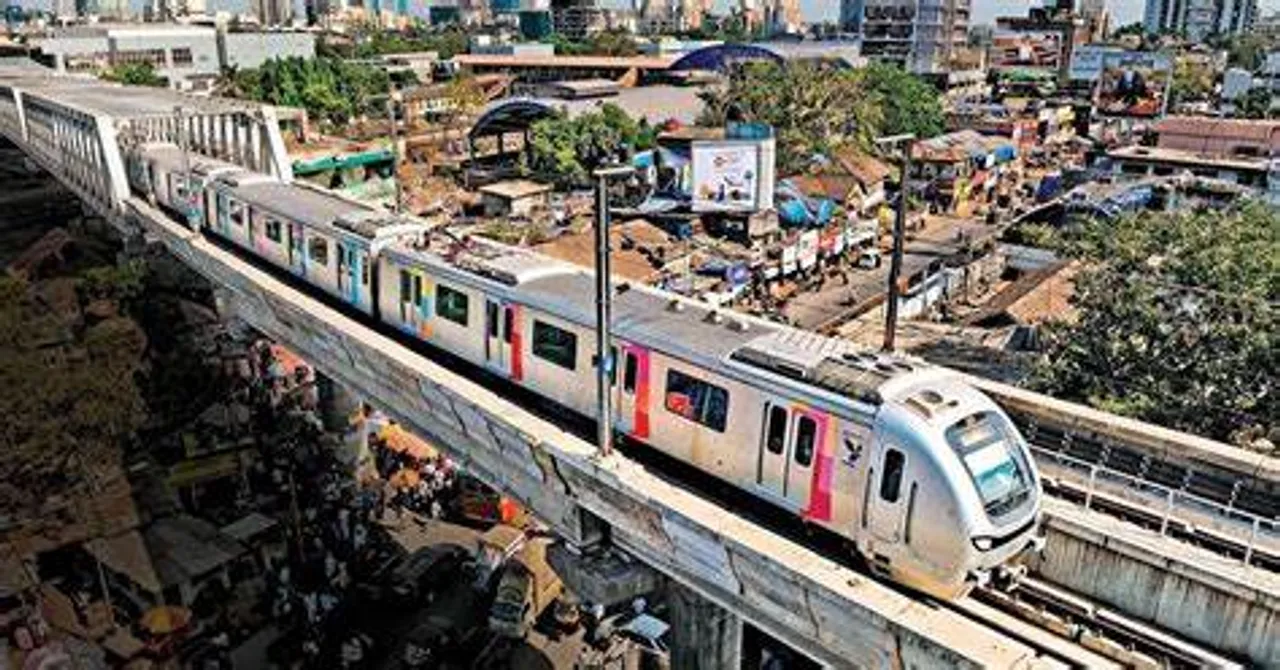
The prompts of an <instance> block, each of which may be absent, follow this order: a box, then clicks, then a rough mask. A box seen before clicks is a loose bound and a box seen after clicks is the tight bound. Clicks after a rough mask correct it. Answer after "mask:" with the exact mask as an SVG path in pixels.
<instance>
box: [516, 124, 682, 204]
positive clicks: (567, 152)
mask: <svg viewBox="0 0 1280 670" xmlns="http://www.w3.org/2000/svg"><path fill="white" fill-rule="evenodd" d="M656 136H657V132H656V130H655V129H654V128H652V127H650V126H649V124H648V123H647V122H645V121H644V120H643V119H642V120H641V121H639V122H637V121H636V120H635V119H632V118H631V117H629V116H627V113H626V112H624V111H622V109H621V108H620V107H618V106H617V105H614V104H605V105H604V106H602V107H601V108H600V111H598V112H589V113H587V114H583V115H581V116H578V117H576V118H569V117H568V116H565V115H563V114H561V115H557V116H555V117H554V118H549V119H543V120H541V121H538V122H537V123H534V124H533V127H532V128H531V129H530V137H529V156H530V165H529V167H530V168H532V170H533V171H534V172H535V173H537V174H538V175H539V176H541V177H543V178H545V179H549V180H551V181H554V182H556V183H557V184H560V185H564V186H571V185H583V184H586V183H588V181H589V179H590V176H591V171H592V170H594V169H596V168H598V167H600V166H602V165H609V164H613V163H618V162H623V161H626V160H628V159H630V157H631V156H632V155H633V154H634V153H635V152H637V151H644V150H646V149H650V148H652V147H653V145H654V140H655V138H656Z"/></svg>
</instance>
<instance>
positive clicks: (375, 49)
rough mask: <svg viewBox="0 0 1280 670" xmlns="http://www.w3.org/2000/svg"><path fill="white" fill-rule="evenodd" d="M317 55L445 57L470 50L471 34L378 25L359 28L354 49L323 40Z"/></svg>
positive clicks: (460, 30)
mask: <svg viewBox="0 0 1280 670" xmlns="http://www.w3.org/2000/svg"><path fill="white" fill-rule="evenodd" d="M322 45H323V47H322V48H317V51H316V53H317V54H324V55H332V56H345V57H354V58H373V57H375V56H381V55H383V54H393V53H414V52H420V51H434V52H436V53H437V54H439V55H440V58H441V59H445V60H447V59H449V58H453V57H454V56H456V55H458V54H461V53H466V52H467V33H466V31H464V30H462V29H460V28H446V29H444V30H439V31H430V30H423V29H415V30H411V31H409V32H406V33H396V32H391V31H388V30H380V29H378V28H377V27H376V26H368V27H363V28H361V29H358V30H357V32H356V35H355V46H354V48H346V47H339V46H336V45H334V44H331V43H324V42H322Z"/></svg>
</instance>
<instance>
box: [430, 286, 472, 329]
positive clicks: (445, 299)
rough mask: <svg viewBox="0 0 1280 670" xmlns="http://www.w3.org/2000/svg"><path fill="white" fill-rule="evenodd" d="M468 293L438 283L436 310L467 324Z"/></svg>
mask: <svg viewBox="0 0 1280 670" xmlns="http://www.w3.org/2000/svg"><path fill="white" fill-rule="evenodd" d="M467 302H468V300H467V294H466V293H463V292H462V291H459V290H456V289H451V288H449V287H448V286H445V285H444V284H436V312H437V313H439V314H440V316H441V317H442V318H445V319H448V320H450V321H452V322H454V323H456V324H458V325H460V326H465V325H467Z"/></svg>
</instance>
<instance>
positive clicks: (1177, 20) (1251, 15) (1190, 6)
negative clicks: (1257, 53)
mask: <svg viewBox="0 0 1280 670" xmlns="http://www.w3.org/2000/svg"><path fill="white" fill-rule="evenodd" d="M1257 15H1258V2H1257V0H1147V4H1146V11H1145V13H1144V15H1143V21H1142V23H1143V27H1144V28H1145V29H1146V31H1147V32H1148V33H1163V32H1180V33H1184V34H1185V35H1186V36H1187V39H1189V40H1191V41H1193V42H1199V41H1202V40H1204V38H1206V37H1208V36H1210V35H1215V34H1220V35H1237V34H1240V33H1243V32H1246V31H1248V30H1249V29H1250V28H1251V27H1252V26H1253V21H1254V19H1255V18H1256V17H1257Z"/></svg>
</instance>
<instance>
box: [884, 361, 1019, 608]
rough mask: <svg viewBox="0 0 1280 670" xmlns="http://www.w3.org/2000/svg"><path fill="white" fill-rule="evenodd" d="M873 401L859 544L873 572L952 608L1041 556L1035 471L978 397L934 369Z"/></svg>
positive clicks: (1013, 432)
mask: <svg viewBox="0 0 1280 670" xmlns="http://www.w3.org/2000/svg"><path fill="white" fill-rule="evenodd" d="M881 391H882V395H883V398H884V402H883V404H882V406H881V407H880V411H879V412H877V416H876V422H875V435H876V439H875V444H876V451H875V454H874V456H873V458H874V460H873V462H872V465H871V467H872V470H871V473H870V482H869V486H868V490H867V496H866V498H867V500H866V503H867V505H866V507H867V514H866V517H865V519H866V520H865V521H864V528H863V533H862V539H863V540H864V542H865V544H864V542H860V543H859V544H860V548H861V549H862V550H863V552H864V555H865V556H866V557H867V559H868V560H869V561H871V563H872V565H873V567H875V568H876V569H878V570H881V571H883V572H887V573H888V574H889V576H890V577H891V578H892V579H893V580H895V581H897V582H900V583H902V584H905V585H907V586H910V587H912V588H914V589H917V590H919V591H922V592H925V593H928V594H930V595H933V596H936V597H939V598H942V599H946V600H952V599H955V598H958V597H961V596H963V595H965V594H966V593H968V592H969V590H970V589H972V588H973V587H974V586H976V585H979V584H985V583H986V582H987V581H988V580H990V579H991V578H992V577H993V576H994V575H995V574H997V572H998V571H1000V570H1006V569H1010V568H1011V567H1012V565H1011V564H1012V562H1013V561H1014V559H1016V558H1017V557H1018V555H1019V554H1022V553H1023V552H1026V551H1036V550H1039V549H1040V548H1041V547H1042V546H1043V539H1042V538H1041V537H1040V536H1039V523H1038V522H1039V514H1040V497H1041V489H1040V478H1039V475H1038V473H1037V472H1036V470H1035V463H1034V461H1033V460H1032V456H1031V453H1030V451H1029V449H1028V448H1027V444H1026V442H1025V440H1023V438H1022V436H1021V435H1020V434H1019V433H1018V430H1017V428H1015V427H1014V425H1013V422H1012V421H1011V420H1010V419H1009V417H1008V416H1007V415H1006V414H1005V413H1004V412H1003V411H1002V410H1001V409H1000V408H999V407H998V406H997V405H996V404H995V403H994V402H993V401H992V400H991V399H990V398H989V397H988V396H987V395H986V394H984V393H982V392H980V391H978V390H977V389H976V388H974V387H973V386H972V385H970V384H968V383H967V382H965V381H964V379H963V378H961V377H959V376H958V375H956V374H954V373H952V372H949V371H946V370H942V369H939V368H925V369H924V370H919V371H917V372H916V373H914V374H909V375H903V376H901V377H898V378H895V379H893V380H891V381H890V382H888V383H887V384H886V385H885V386H884V387H883V388H882V390H881Z"/></svg>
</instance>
